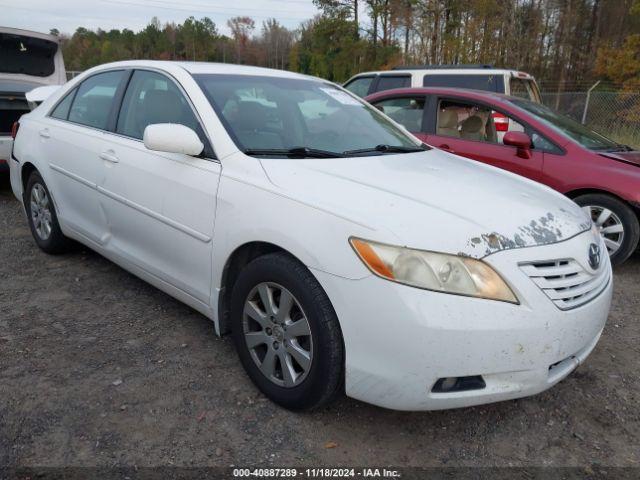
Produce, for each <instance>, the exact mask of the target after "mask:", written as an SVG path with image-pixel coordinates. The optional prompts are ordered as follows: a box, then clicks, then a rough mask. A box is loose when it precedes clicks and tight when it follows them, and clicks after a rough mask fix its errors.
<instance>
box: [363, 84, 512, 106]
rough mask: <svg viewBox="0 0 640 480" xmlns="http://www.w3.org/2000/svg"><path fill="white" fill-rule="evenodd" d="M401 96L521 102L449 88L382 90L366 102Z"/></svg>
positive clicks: (491, 93) (463, 89)
mask: <svg viewBox="0 0 640 480" xmlns="http://www.w3.org/2000/svg"><path fill="white" fill-rule="evenodd" d="M402 95H451V96H457V97H461V96H462V97H466V98H470V99H474V100H485V101H489V102H498V103H507V102H510V101H511V100H523V99H522V98H520V97H514V96H512V95H506V94H504V93H496V92H488V91H485V90H472V89H470V88H451V87H414V88H394V89H392V90H382V91H380V92H376V93H372V94H371V95H367V96H366V97H365V99H366V100H367V101H375V100H377V99H378V98H382V97H389V96H391V97H393V96H402Z"/></svg>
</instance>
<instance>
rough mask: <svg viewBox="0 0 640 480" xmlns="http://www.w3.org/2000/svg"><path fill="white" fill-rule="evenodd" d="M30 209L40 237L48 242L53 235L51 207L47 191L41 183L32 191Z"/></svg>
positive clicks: (34, 225)
mask: <svg viewBox="0 0 640 480" xmlns="http://www.w3.org/2000/svg"><path fill="white" fill-rule="evenodd" d="M30 208H31V220H32V221H33V227H34V228H35V231H36V233H37V235H38V237H40V239H41V240H47V239H48V238H49V236H50V235H51V226H52V223H51V221H52V220H51V205H50V201H49V196H48V195H47V191H46V190H45V188H44V187H43V186H42V185H41V184H39V183H36V184H35V185H34V186H33V188H32V189H31V198H30Z"/></svg>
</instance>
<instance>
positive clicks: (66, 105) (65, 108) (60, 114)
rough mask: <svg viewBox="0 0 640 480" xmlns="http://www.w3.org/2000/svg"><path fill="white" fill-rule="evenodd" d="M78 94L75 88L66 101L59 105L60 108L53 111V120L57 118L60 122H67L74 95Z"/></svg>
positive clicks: (68, 94)
mask: <svg viewBox="0 0 640 480" xmlns="http://www.w3.org/2000/svg"><path fill="white" fill-rule="evenodd" d="M75 93H76V89H75V88H74V89H73V90H71V91H70V92H69V93H67V96H66V97H64V99H63V100H62V101H61V102H60V103H58V106H57V107H56V108H54V109H53V112H51V116H52V117H53V118H57V119H60V120H66V119H67V118H68V117H69V110H70V108H71V102H73V95H74V94H75Z"/></svg>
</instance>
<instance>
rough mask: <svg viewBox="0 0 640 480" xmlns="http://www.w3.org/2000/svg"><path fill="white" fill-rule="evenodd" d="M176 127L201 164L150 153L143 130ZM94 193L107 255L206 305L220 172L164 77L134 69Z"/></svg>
mask: <svg viewBox="0 0 640 480" xmlns="http://www.w3.org/2000/svg"><path fill="white" fill-rule="evenodd" d="M156 123H173V124H182V125H185V126H187V127H189V128H192V129H193V130H195V131H196V132H197V133H198V134H199V136H200V138H201V140H202V142H203V143H204V144H205V145H206V147H205V151H204V153H203V155H202V156H201V157H200V158H197V157H191V156H188V155H183V154H175V153H164V152H155V151H151V150H148V149H147V148H146V147H145V146H144V143H143V141H142V138H143V134H144V130H145V127H146V126H147V125H151V124H156ZM105 155H107V156H108V161H107V162H106V163H105V165H106V169H105V174H104V177H103V179H102V181H101V182H100V184H99V186H98V190H99V191H100V192H101V194H102V195H101V204H102V209H103V210H104V211H105V212H106V214H107V218H108V222H109V232H110V234H111V240H110V243H109V245H108V248H109V249H110V250H112V251H114V252H115V253H116V254H117V255H118V256H119V257H121V258H124V259H125V260H127V261H129V262H131V263H132V264H134V265H136V266H137V267H139V268H141V269H143V270H145V271H146V272H148V273H150V274H151V275H153V276H155V277H157V278H160V279H162V280H163V281H165V282H167V283H169V284H171V285H173V286H174V287H176V288H178V289H180V290H181V291H183V292H186V293H187V294H189V295H190V296H191V297H194V298H196V299H198V300H199V301H201V302H204V303H206V304H208V303H209V299H210V294H211V253H212V240H213V224H214V219H215V208H216V194H217V189H218V182H219V178H220V172H221V165H220V163H219V162H218V161H217V160H215V159H214V158H213V157H214V155H213V152H212V151H211V147H210V144H209V141H208V139H207V138H206V136H205V134H204V130H203V129H202V127H201V125H200V122H199V119H198V117H197V114H196V113H195V110H194V109H193V107H192V105H191V103H190V101H189V99H188V97H187V96H186V94H185V93H184V92H183V90H182V89H181V88H180V87H179V86H178V84H177V83H176V82H175V81H174V80H173V79H172V78H170V77H168V76H167V75H165V74H164V73H161V72H157V71H151V70H136V71H135V72H134V73H133V75H132V76H131V80H130V81H129V85H128V87H127V91H126V93H125V95H124V98H123V100H122V106H121V109H120V112H119V116H118V120H117V125H116V128H115V132H114V134H112V135H111V141H110V144H109V148H108V150H107V151H106V152H105Z"/></svg>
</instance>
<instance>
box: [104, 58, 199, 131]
mask: <svg viewBox="0 0 640 480" xmlns="http://www.w3.org/2000/svg"><path fill="white" fill-rule="evenodd" d="M155 123H177V124H180V125H184V126H186V127H189V128H191V129H193V130H194V131H196V132H199V130H200V128H199V127H200V124H199V123H198V120H197V119H196V117H195V114H194V113H193V110H192V109H191V106H190V105H189V103H188V101H187V99H186V98H185V97H184V95H183V94H182V92H181V91H180V90H179V89H178V87H177V86H176V85H175V83H173V81H171V80H170V79H169V78H167V77H165V76H164V75H161V74H159V73H156V72H150V71H145V70H136V71H135V72H134V73H133V76H132V77H131V80H130V81H129V86H128V87H127V92H126V93H125V95H124V99H123V101H122V108H121V109H120V115H119V116H118V123H117V126H116V132H117V133H120V134H122V135H125V136H127V137H132V138H136V139H142V137H143V135H144V129H145V128H146V127H147V126H148V125H152V124H155Z"/></svg>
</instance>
